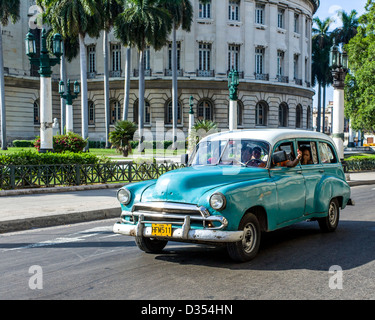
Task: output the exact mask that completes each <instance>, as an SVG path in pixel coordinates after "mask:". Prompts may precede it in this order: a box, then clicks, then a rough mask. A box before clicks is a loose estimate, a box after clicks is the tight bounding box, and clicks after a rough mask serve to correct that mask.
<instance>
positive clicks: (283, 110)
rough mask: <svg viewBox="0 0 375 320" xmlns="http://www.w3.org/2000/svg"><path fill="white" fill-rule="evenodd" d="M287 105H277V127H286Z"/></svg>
mask: <svg viewBox="0 0 375 320" xmlns="http://www.w3.org/2000/svg"><path fill="white" fill-rule="evenodd" d="M288 114H289V112H288V105H287V104H286V103H285V102H283V103H281V104H280V105H279V127H287V126H288Z"/></svg>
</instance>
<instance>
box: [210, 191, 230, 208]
mask: <svg viewBox="0 0 375 320" xmlns="http://www.w3.org/2000/svg"><path fill="white" fill-rule="evenodd" d="M226 204H227V200H226V199H225V196H224V195H223V194H222V193H214V194H213V195H212V196H211V198H210V206H211V207H212V209H215V210H217V211H219V210H223V209H224V208H225V205H226Z"/></svg>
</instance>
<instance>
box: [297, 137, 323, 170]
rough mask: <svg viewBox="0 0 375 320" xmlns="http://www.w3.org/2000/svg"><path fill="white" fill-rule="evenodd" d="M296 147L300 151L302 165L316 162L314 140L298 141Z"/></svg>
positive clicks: (316, 150) (316, 153)
mask: <svg viewBox="0 0 375 320" xmlns="http://www.w3.org/2000/svg"><path fill="white" fill-rule="evenodd" d="M298 149H299V150H300V151H301V152H302V159H301V164H302V165H309V164H318V163H319V159H318V149H317V146H316V142H315V141H298Z"/></svg>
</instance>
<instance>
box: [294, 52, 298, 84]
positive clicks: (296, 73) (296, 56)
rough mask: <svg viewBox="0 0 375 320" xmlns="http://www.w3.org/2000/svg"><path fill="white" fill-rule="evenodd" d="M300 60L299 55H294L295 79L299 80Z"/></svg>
mask: <svg viewBox="0 0 375 320" xmlns="http://www.w3.org/2000/svg"><path fill="white" fill-rule="evenodd" d="M298 60H299V56H298V54H295V55H294V79H299V77H298V74H299V70H298Z"/></svg>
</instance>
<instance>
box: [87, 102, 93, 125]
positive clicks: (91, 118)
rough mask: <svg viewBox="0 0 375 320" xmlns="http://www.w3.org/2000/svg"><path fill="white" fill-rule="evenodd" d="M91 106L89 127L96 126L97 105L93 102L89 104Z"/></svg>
mask: <svg viewBox="0 0 375 320" xmlns="http://www.w3.org/2000/svg"><path fill="white" fill-rule="evenodd" d="M88 106H89V125H92V124H95V104H94V102H92V101H89V102H88Z"/></svg>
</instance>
